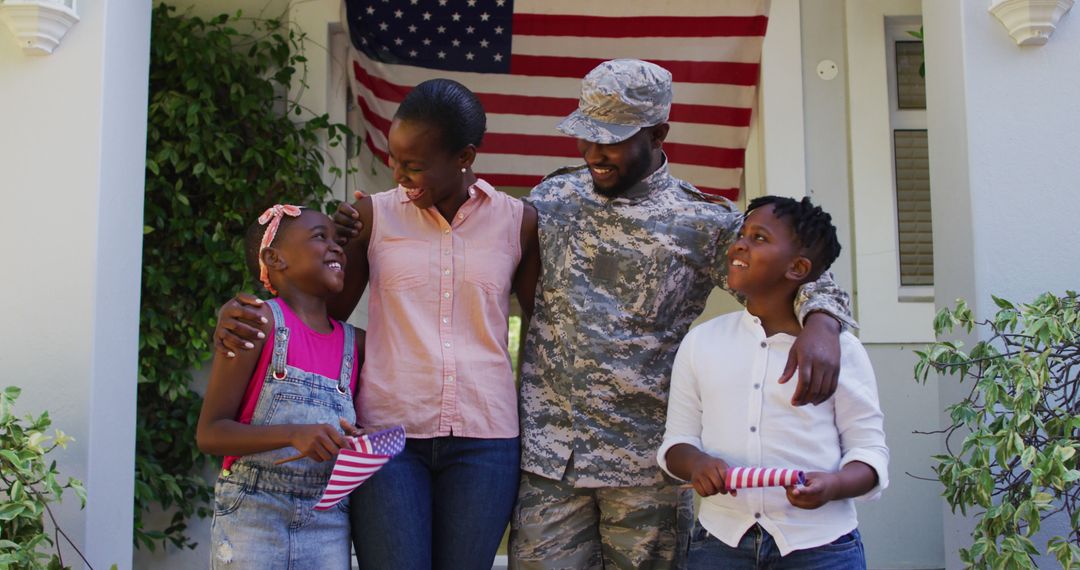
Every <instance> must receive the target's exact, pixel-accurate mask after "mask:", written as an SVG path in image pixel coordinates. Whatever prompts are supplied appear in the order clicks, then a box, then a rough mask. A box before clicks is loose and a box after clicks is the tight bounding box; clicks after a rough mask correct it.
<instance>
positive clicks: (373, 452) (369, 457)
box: [315, 426, 405, 511]
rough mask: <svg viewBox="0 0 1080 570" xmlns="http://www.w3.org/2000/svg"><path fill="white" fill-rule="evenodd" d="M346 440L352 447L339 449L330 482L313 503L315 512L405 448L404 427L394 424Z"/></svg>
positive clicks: (333, 501) (336, 499)
mask: <svg viewBox="0 0 1080 570" xmlns="http://www.w3.org/2000/svg"><path fill="white" fill-rule="evenodd" d="M348 439H349V442H350V443H351V444H352V446H353V449H342V450H341V451H339V452H338V456H337V461H335V462H334V471H333V473H331V475H330V481H329V482H328V483H327V484H326V490H325V491H323V495H322V497H321V498H320V499H319V502H318V503H317V504H316V505H315V510H316V511H325V510H327V509H329V508H330V507H333V506H334V505H336V504H338V503H339V502H340V501H341V500H342V499H344V498H345V497H347V496H348V495H349V493H351V492H352V490H353V489H355V488H357V487H359V486H360V484H361V483H363V482H364V481H367V480H368V478H369V477H371V476H372V475H374V474H375V472H376V471H378V470H379V469H380V468H382V466H383V465H386V462H387V461H390V459H391V458H392V457H394V456H395V455H397V454H399V453H401V451H402V450H403V449H405V428H404V427H402V426H397V427H394V428H390V429H387V430H383V431H380V432H375V433H372V434H366V435H362V436H360V437H350V438H348Z"/></svg>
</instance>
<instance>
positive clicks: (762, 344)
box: [443, 249, 765, 346]
mask: <svg viewBox="0 0 1080 570" xmlns="http://www.w3.org/2000/svg"><path fill="white" fill-rule="evenodd" d="M443 254H445V255H450V250H449V249H444V250H443ZM761 346H765V343H761Z"/></svg>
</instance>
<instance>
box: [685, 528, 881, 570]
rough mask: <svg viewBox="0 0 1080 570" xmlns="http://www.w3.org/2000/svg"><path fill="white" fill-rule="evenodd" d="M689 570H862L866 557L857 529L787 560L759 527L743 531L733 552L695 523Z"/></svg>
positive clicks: (794, 553)
mask: <svg viewBox="0 0 1080 570" xmlns="http://www.w3.org/2000/svg"><path fill="white" fill-rule="evenodd" d="M689 568H690V570H696V569H705V568H724V569H729V568H730V569H732V570H742V569H747V570H758V569H765V568H768V569H770V570H786V569H791V570H865V569H866V556H865V554H864V553H863V544H862V538H861V537H860V536H859V531H858V529H856V530H853V531H851V532H849V533H848V534H845V535H844V536H841V537H840V538H838V539H836V540H834V541H833V542H831V543H829V544H825V545H822V546H818V547H815V548H807V549H806V550H795V551H792V552H789V553H788V555H787V556H780V550H779V549H778V548H777V547H776V542H774V541H773V537H772V536H770V535H769V533H767V532H765V530H764V529H762V528H761V527H760V526H758V525H754V526H753V527H751V528H750V530H748V531H746V534H744V535H743V537H742V540H740V541H739V547H738V548H732V547H730V546H728V545H726V544H724V543H723V542H722V541H721V540H720V539H719V538H716V537H715V536H712V535H711V534H709V531H707V530H705V529H704V528H702V526H701V523H698V524H696V525H695V526H694V532H693V534H692V536H691V538H690V560H689Z"/></svg>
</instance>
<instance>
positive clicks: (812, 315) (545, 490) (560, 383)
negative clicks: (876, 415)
mask: <svg viewBox="0 0 1080 570" xmlns="http://www.w3.org/2000/svg"><path fill="white" fill-rule="evenodd" d="M671 99H672V93H671V74H670V73H669V72H668V71H667V70H665V69H663V68H661V67H659V66H657V65H654V64H651V63H648V62H644V61H639V60H613V61H607V62H604V63H602V64H600V65H599V66H598V67H597V68H595V69H593V70H592V71H591V72H589V74H588V75H586V76H585V78H584V80H583V81H582V87H581V99H580V105H579V107H578V110H577V111H575V112H574V113H572V114H571V115H570V116H568V117H567V118H566V119H565V120H564V121H562V123H561V124H560V125H559V126H558V128H559V130H560V131H561V132H562V133H564V134H566V135H569V136H572V137H574V138H576V139H577V143H578V149H579V150H580V151H581V154H582V157H583V158H584V159H585V162H586V164H585V165H583V166H580V167H577V168H571V169H564V170H561V171H559V172H556V173H555V174H553V175H551V176H549V177H548V178H546V179H545V180H544V181H543V182H541V183H540V184H539V185H538V186H537V187H536V188H534V189H533V190H532V193H531V194H530V196H529V198H528V199H527V201H528V202H529V203H531V204H532V205H533V206H535V207H536V210H537V213H538V224H539V232H540V242H541V245H540V252H541V258H542V261H543V272H542V275H541V283H540V284H539V292H538V294H537V297H536V307H535V312H534V315H533V318H532V321H531V323H530V326H529V331H528V335H527V338H526V346H525V354H524V360H523V366H522V374H521V397H520V400H519V405H520V408H521V414H520V417H521V422H522V432H521V437H522V440H521V445H522V465H521V467H522V477H521V485H520V488H519V492H518V502H517V505H516V507H515V510H514V515H513V519H512V522H511V535H510V564H511V567H512V568H523V569H524V568H601V567H608V568H610V567H615V568H669V567H679V566H681V565H682V563H683V560H684V558H685V553H686V548H687V545H688V539H689V530H690V525H691V523H692V515H693V504H692V490H690V489H684V488H680V487H679V485H678V483H677V482H676V481H675V480H674V479H670V478H667V476H666V475H664V474H663V472H662V471H661V470H660V468H659V466H658V465H657V463H656V450H657V448H658V447H659V446H660V443H661V440H662V435H663V430H664V419H665V418H664V416H665V410H666V407H667V398H668V386H669V383H670V375H671V367H672V363H673V359H674V357H675V351H676V349H677V348H678V346H679V342H680V341H681V340H682V338H683V336H684V335H685V334H686V332H687V330H688V329H689V327H690V323H691V322H693V321H694V319H695V318H697V317H698V316H699V315H700V314H701V312H702V310H703V309H704V307H705V301H706V298H707V297H708V295H709V293H710V291H711V290H712V289H713V287H715V286H720V287H725V288H726V275H727V257H726V251H727V248H728V246H729V245H730V244H731V243H732V241H733V240H734V239H735V235H736V233H737V231H738V228H739V226H740V224H741V223H742V215H741V214H740V213H739V212H738V211H736V210H735V209H734V207H733V206H732V205H731V204H730V203H729V202H727V201H720V202H716V201H713V200H711V199H710V198H708V197H706V196H705V195H703V194H702V193H701V192H699V191H698V190H697V189H696V188H694V187H693V186H692V185H690V184H688V183H686V182H684V181H682V180H679V179H677V178H674V177H673V176H672V175H671V174H670V173H669V172H668V164H667V158H666V156H665V155H664V152H663V150H662V146H663V143H664V139H665V138H666V136H667V134H668V130H669V125H668V123H667V120H668V113H669V111H670V108H671ZM795 311H796V314H797V315H799V318H800V321H801V322H802V323H803V327H804V328H803V332H802V334H800V336H799V337H798V340H797V341H796V344H795V346H794V347H793V349H792V351H791V356H790V357H789V361H788V365H787V367H786V370H785V376H784V378H782V379H780V380H781V381H786V380H787V379H788V378H790V377H792V375H793V373H794V371H795V368H796V365H798V370H799V385H798V387H797V389H796V392H795V394H796V395H795V400H796V402H795V403H797V404H800V405H801V404H805V403H815V404H816V403H819V402H822V401H824V400H825V399H827V398H828V397H829V396H830V395H831V394H832V392H833V390H835V388H836V378H837V372H838V368H839V357H840V348H839V340H838V337H839V334H840V332H841V328H842V323H844V324H853V323H852V322H851V320H850V314H849V310H848V303H847V295H846V293H844V292H843V291H841V290H839V289H838V288H837V287H836V286H835V285H834V283H833V282H832V280H831V278H830V277H828V276H825V277H823V278H822V279H821V280H819V281H817V282H815V283H810V284H808V285H805V286H804V287H803V289H802V290H801V291H800V294H799V296H798V299H797V301H796V304H795Z"/></svg>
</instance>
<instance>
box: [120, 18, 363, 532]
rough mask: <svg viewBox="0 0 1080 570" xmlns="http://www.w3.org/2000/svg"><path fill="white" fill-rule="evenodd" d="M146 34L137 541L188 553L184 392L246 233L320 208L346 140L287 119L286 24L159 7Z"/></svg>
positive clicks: (191, 429)
mask: <svg viewBox="0 0 1080 570" xmlns="http://www.w3.org/2000/svg"><path fill="white" fill-rule="evenodd" d="M238 18H239V19H240V20H242V21H241V22H239V25H237V24H238V22H237V19H238ZM241 29H243V30H245V31H241ZM151 33H152V36H151V46H150V101H149V114H148V132H147V149H146V155H147V158H146V206H145V213H144V220H145V222H144V223H145V229H144V233H145V235H144V243H143V272H142V301H141V314H140V331H139V332H140V336H139V394H138V431H137V440H136V446H137V447H136V466H135V469H136V471H135V539H136V545H139V546H147V547H149V548H150V549H154V548H155V545H157V544H164V543H171V544H173V545H175V546H179V547H193V546H194V544H193V543H192V542H191V540H190V539H189V537H188V536H187V535H186V528H187V520H188V518H189V517H191V516H193V515H198V516H207V515H208V514H209V511H208V509H207V501H208V499H209V498H210V497H211V495H212V490H211V488H210V487H209V486H208V485H207V484H206V482H205V481H204V479H203V478H202V475H201V471H202V470H203V468H204V467H205V466H206V464H207V458H206V456H204V455H203V454H202V453H200V452H199V450H198V449H197V448H196V445H195V424H196V421H197V418H198V414H199V408H200V406H201V403H202V400H201V398H200V396H199V395H198V394H196V393H195V392H193V391H192V390H191V389H190V385H191V381H192V370H194V369H196V368H198V367H199V366H200V365H201V364H203V363H204V362H207V361H208V360H209V359H210V357H211V355H212V346H211V338H210V335H211V332H212V329H213V326H214V323H215V320H216V312H217V307H218V306H219V305H220V304H221V303H223V302H224V301H225V300H226V299H228V298H230V297H232V295H233V294H234V293H235V292H236V291H237V290H238V289H239V288H240V287H242V285H243V284H244V283H251V281H250V280H249V279H248V275H247V271H246V269H245V264H244V258H243V247H242V242H243V236H244V232H245V229H246V227H247V226H248V225H249V224H250V223H251V222H253V221H254V220H255V219H256V218H257V217H258V215H259V214H260V213H261V212H262V211H263V210H264V209H265V208H267V207H268V206H270V205H272V204H274V203H276V202H289V203H294V204H307V205H309V206H317V205H319V204H321V203H322V202H323V201H324V200H325V198H326V197H327V195H328V191H329V189H328V188H327V186H326V185H325V184H324V183H323V180H322V172H323V167H324V165H325V158H324V157H325V148H324V147H323V146H321V145H323V144H329V145H331V146H336V145H338V144H341V142H342V141H343V140H344V137H347V136H350V133H349V131H348V129H347V128H345V127H344V126H342V125H336V124H331V123H330V122H329V119H328V117H327V116H326V115H323V116H319V117H314V118H312V119H310V120H307V121H306V122H293V120H292V118H294V117H297V116H299V115H301V114H302V109H301V108H300V107H299V106H298V105H297V104H296V103H295V102H293V101H291V100H290V98H289V97H288V95H287V94H288V93H289V88H290V84H291V83H293V82H294V80H295V81H296V82H297V83H298V84H299V85H300V86H301V87H303V86H304V83H303V81H302V76H303V72H304V62H305V61H306V60H305V58H304V56H303V48H304V34H303V33H301V32H299V31H297V30H295V29H291V28H290V27H289V26H288V25H287V24H286V23H284V22H282V21H280V20H273V19H271V20H252V19H243V18H240V15H239V14H238V15H237V18H231V17H229V16H226V15H222V16H218V17H215V18H212V19H210V20H203V19H201V18H197V17H189V16H184V15H178V14H176V10H175V8H174V7H172V6H168V5H165V4H159V5H157V6H156V7H155V8H154V11H153V21H152V28H151ZM320 141H326V142H325V143H322V142H320ZM330 170H331V171H332V172H336V173H340V170H339V169H337V168H336V167H331V168H330ZM154 505H158V506H160V507H162V508H164V509H166V510H167V511H171V512H172V513H173V516H172V519H171V522H170V524H168V526H166V527H165V528H163V529H151V528H147V526H146V523H145V521H144V519H143V515H144V513H146V512H147V511H148V510H149V509H150V508H151V507H153V506H154Z"/></svg>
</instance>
